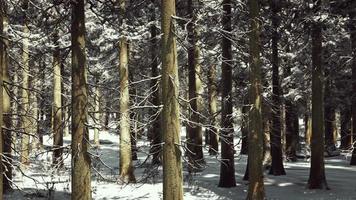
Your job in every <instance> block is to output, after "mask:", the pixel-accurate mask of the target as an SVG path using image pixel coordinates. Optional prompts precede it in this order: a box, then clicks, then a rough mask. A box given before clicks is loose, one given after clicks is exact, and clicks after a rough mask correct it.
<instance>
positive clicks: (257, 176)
mask: <svg viewBox="0 0 356 200" xmlns="http://www.w3.org/2000/svg"><path fill="white" fill-rule="evenodd" d="M248 6H249V13H250V20H251V26H250V27H251V31H250V34H249V35H250V38H249V42H250V74H249V75H250V105H251V109H250V112H249V137H248V138H249V142H248V143H249V148H248V157H249V158H250V159H249V161H248V168H249V169H248V170H249V181H250V183H249V187H248V194H247V199H251V200H252V199H264V198H265V189H264V183H263V171H262V159H263V127H262V126H263V125H262V96H261V93H262V88H261V86H262V83H261V82H262V81H261V79H262V78H261V60H260V51H261V49H260V48H261V47H260V45H261V41H260V33H261V24H260V19H259V16H260V14H259V13H260V8H259V3H258V1H257V0H249V1H248ZM252 147H253V148H252Z"/></svg>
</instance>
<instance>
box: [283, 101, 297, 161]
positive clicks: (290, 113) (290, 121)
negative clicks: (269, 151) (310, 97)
mask: <svg viewBox="0 0 356 200" xmlns="http://www.w3.org/2000/svg"><path fill="white" fill-rule="evenodd" d="M285 108H286V109H285V112H286V156H287V160H289V161H292V162H295V161H297V154H296V153H297V144H298V137H299V126H298V110H297V108H296V106H295V105H293V104H292V102H291V101H290V100H286V102H285ZM296 122H297V123H296Z"/></svg>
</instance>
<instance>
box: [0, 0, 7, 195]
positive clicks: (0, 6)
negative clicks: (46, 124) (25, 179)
mask: <svg viewBox="0 0 356 200" xmlns="http://www.w3.org/2000/svg"><path fill="white" fill-rule="evenodd" d="M5 13H6V12H5V2H4V1H3V0H0V36H1V39H0V72H1V73H0V129H1V130H0V133H1V134H0V155H1V156H0V158H1V161H0V173H1V174H4V173H5V172H4V162H3V160H5V159H4V158H3V157H4V155H3V148H4V139H5V137H4V136H3V129H2V125H3V107H4V99H3V73H2V72H3V70H4V69H6V68H7V67H6V66H5V65H7V63H6V57H7V56H6V46H5V45H6V44H7V42H5V40H6V39H4V37H3V36H4V32H5V31H4V23H6V21H5V18H6V17H5V15H6V14H5ZM3 179H4V176H3V175H1V176H0V199H3V193H4V185H3V181H4V180H3Z"/></svg>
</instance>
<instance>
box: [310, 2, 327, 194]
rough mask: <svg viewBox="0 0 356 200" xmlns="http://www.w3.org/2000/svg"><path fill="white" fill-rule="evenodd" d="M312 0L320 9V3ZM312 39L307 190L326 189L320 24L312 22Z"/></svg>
mask: <svg viewBox="0 0 356 200" xmlns="http://www.w3.org/2000/svg"><path fill="white" fill-rule="evenodd" d="M317 1H318V0H314V3H315V4H316V5H315V6H316V7H317V8H320V2H319V3H318V2H317ZM311 29H312V30H311V37H312V136H311V166H310V174H309V180H308V188H309V189H323V188H328V186H327V183H326V177H325V166H324V111H323V106H324V96H323V95H324V91H323V90H324V88H323V87H324V81H323V79H324V70H323V63H322V28H321V23H320V22H313V24H312V27H311Z"/></svg>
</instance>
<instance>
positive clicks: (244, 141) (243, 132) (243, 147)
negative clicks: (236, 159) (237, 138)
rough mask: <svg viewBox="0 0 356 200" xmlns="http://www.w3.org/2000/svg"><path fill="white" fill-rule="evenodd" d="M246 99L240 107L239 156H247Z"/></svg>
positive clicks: (247, 107)
mask: <svg viewBox="0 0 356 200" xmlns="http://www.w3.org/2000/svg"><path fill="white" fill-rule="evenodd" d="M249 108H250V107H249V106H248V98H244V105H242V109H241V112H242V120H241V135H242V138H241V154H243V155H247V154H248V109H249Z"/></svg>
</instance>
